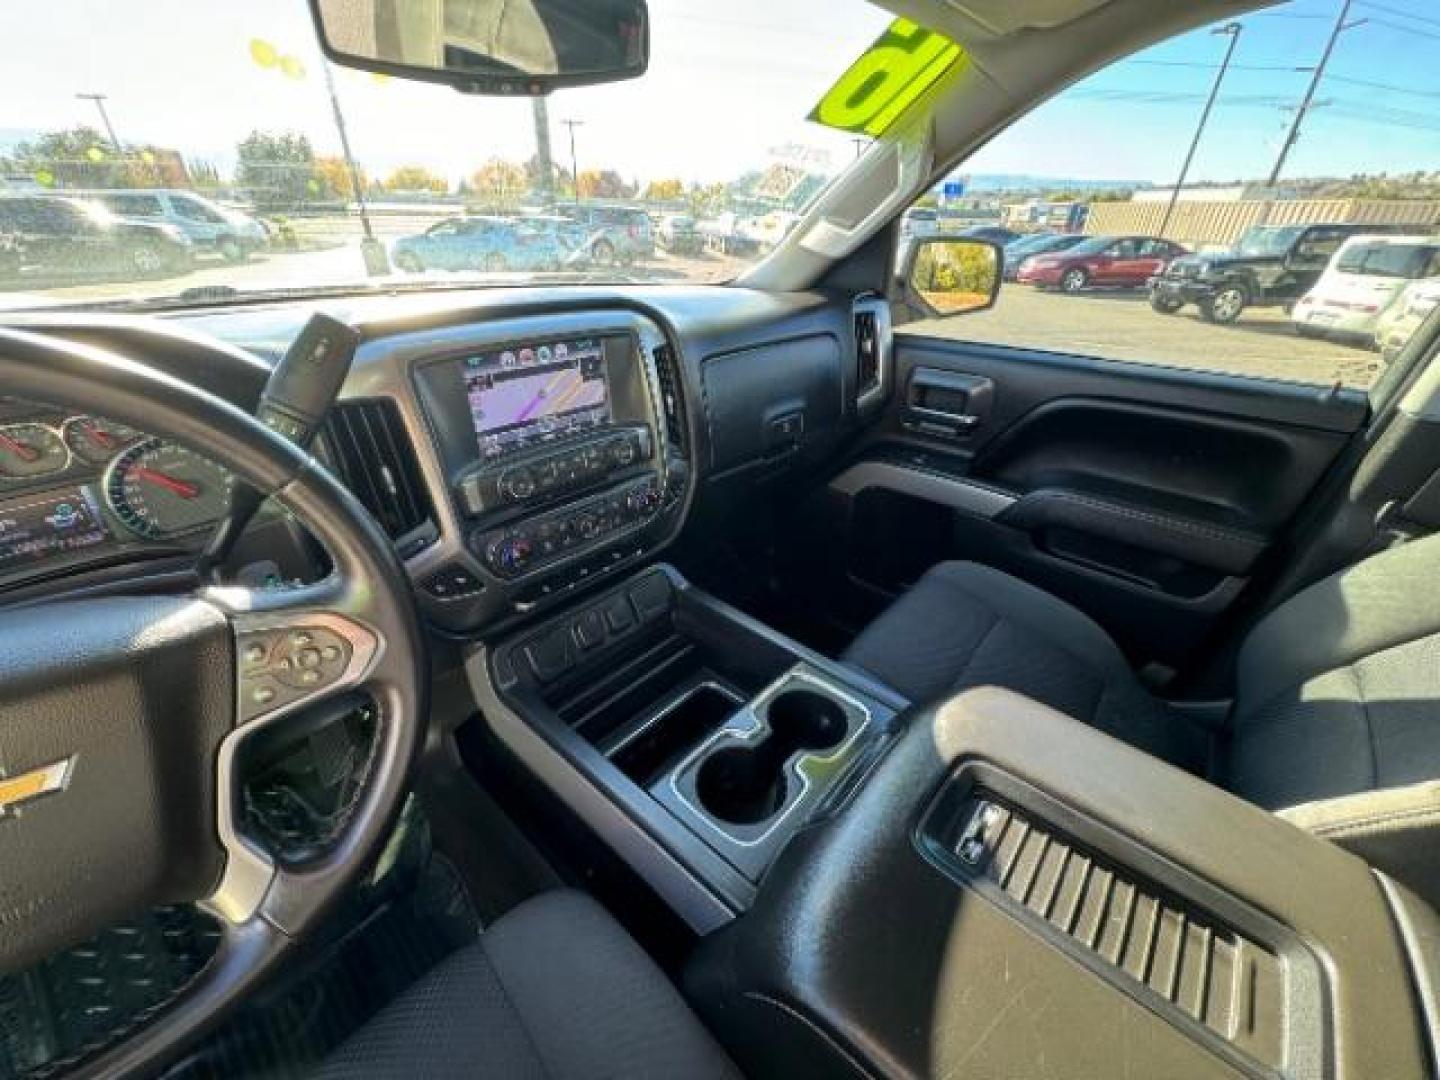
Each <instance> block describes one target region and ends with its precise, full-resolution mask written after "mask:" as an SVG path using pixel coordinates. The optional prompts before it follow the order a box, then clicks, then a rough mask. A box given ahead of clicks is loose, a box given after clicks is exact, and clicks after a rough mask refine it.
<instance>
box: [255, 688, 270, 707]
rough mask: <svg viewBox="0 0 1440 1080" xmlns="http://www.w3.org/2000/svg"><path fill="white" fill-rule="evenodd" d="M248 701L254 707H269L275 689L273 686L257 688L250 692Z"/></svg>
mask: <svg viewBox="0 0 1440 1080" xmlns="http://www.w3.org/2000/svg"><path fill="white" fill-rule="evenodd" d="M250 700H251V701H253V702H255V704H256V705H269V704H270V703H271V702H272V701H274V700H275V688H274V687H273V686H257V687H255V689H254V690H252V691H250Z"/></svg>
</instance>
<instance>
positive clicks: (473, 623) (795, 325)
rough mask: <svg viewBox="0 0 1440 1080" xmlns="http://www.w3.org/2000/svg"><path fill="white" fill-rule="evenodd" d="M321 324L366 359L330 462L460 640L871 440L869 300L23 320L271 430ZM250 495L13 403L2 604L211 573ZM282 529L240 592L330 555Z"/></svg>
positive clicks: (351, 388)
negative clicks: (266, 412)
mask: <svg viewBox="0 0 1440 1080" xmlns="http://www.w3.org/2000/svg"><path fill="white" fill-rule="evenodd" d="M322 308H323V310H324V311H325V312H326V313H327V314H330V315H332V316H334V317H337V318H340V319H342V320H343V321H346V322H347V323H349V324H350V325H352V326H354V327H355V328H356V329H357V330H358V331H359V332H360V336H361V344H360V346H359V350H358V352H357V354H356V358H355V362H354V364H353V366H352V369H351V371H350V374H349V376H348V378H347V380H346V382H345V384H344V386H343V388H342V390H341V393H340V396H339V399H338V400H337V401H336V403H335V405H334V406H333V407H332V409H331V411H330V414H329V415H328V416H327V417H326V418H325V421H324V423H323V425H322V427H321V429H320V432H319V434H318V436H317V439H316V442H315V444H314V446H313V447H312V452H313V453H314V454H315V456H316V457H317V458H318V459H319V460H320V461H321V462H322V463H324V464H326V465H327V466H328V467H330V468H331V469H332V470H333V471H335V472H336V473H337V475H338V476H339V478H340V479H341V480H342V482H344V483H345V484H346V486H347V487H349V488H350V489H351V491H352V492H353V493H354V494H355V495H356V496H357V498H359V499H360V501H361V502H363V503H364V504H365V505H366V507H367V508H368V509H369V510H370V511H371V513H372V514H373V515H374V516H375V517H376V518H377V520H379V521H380V523H381V525H382V526H383V527H384V528H385V529H386V531H387V532H388V533H389V534H390V536H391V537H392V539H393V540H394V542H395V545H396V548H397V550H398V552H399V554H400V556H401V558H402V560H403V561H404V564H405V567H406V570H407V573H408V574H409V576H410V577H411V579H412V581H413V583H414V585H415V589H416V595H417V598H418V600H419V602H420V605H421V608H422V610H423V611H424V613H425V615H426V616H427V618H428V619H429V620H430V621H431V622H432V623H433V624H434V625H436V626H437V627H439V628H441V629H444V630H449V631H452V632H457V633H467V634H468V633H474V632H477V631H478V632H489V631H491V630H499V629H500V628H502V627H503V626H506V625H508V624H510V623H512V622H514V621H518V620H523V619H525V618H527V617H528V616H529V615H531V614H532V613H534V612H538V611H542V610H544V609H547V608H549V607H552V606H555V605H558V604H562V603H564V602H565V598H566V597H569V596H571V595H573V594H574V593H575V592H577V591H580V590H583V589H586V588H588V587H589V586H590V585H591V584H592V583H594V582H597V581H600V580H602V579H605V578H607V577H609V576H611V575H612V574H615V573H617V572H620V571H622V570H623V569H625V568H633V567H634V566H636V565H638V564H641V563H643V562H644V561H646V560H648V559H650V558H653V557H654V556H655V555H656V554H657V553H658V552H659V551H661V550H662V549H663V548H664V547H665V546H666V545H668V544H670V543H671V542H673V541H674V540H675V539H676V538H677V537H678V536H679V535H680V532H681V530H682V528H684V527H685V525H686V523H687V521H690V520H692V518H693V516H694V514H695V511H696V509H697V508H698V507H701V506H702V505H703V506H704V507H705V508H706V509H707V512H709V513H716V514H722V515H723V514H724V513H726V509H727V507H728V506H730V505H733V504H734V503H735V502H736V501H737V500H739V499H741V498H744V497H746V496H747V495H748V494H749V493H751V492H752V491H753V487H754V485H755V484H756V483H757V482H764V481H765V480H767V479H774V478H776V477H780V476H784V475H787V474H788V473H790V472H792V471H794V470H796V469H803V468H806V467H809V466H813V465H816V464H817V463H820V462H823V461H825V460H828V459H829V457H830V455H831V454H832V453H833V451H834V450H835V449H836V448H837V447H838V445H839V441H840V439H841V438H843V435H844V433H845V431H846V429H847V428H853V427H854V426H855V425H856V424H857V423H858V422H859V409H858V406H857V398H858V389H859V388H858V386H857V374H856V365H855V353H854V344H853V336H852V330H853V320H852V301H851V298H850V297H846V296H834V295H830V294H824V293H805V294H795V295H791V296H775V295H772V294H765V293H758V292H752V291H749V290H744V289H736V288H717V287H712V288H703V287H701V288H697V287H690V286H685V287H665V286H636V287H632V288H615V289H610V288H584V287H580V288H577V287H563V288H539V289H529V288H525V289H491V290H473V291H472V290H463V291H461V290H456V291H454V292H437V293H434V294H425V295H422V296H420V297H416V296H405V297H399V296H391V297H363V298H355V299H353V300H349V299H341V300H329V301H326V302H325V303H324V304H323V305H322V304H319V303H314V302H293V303H284V304H267V305H263V306H257V307H253V308H247V307H235V308H228V309H212V310H209V311H200V312H181V313H175V314H173V315H169V316H165V317H162V318H150V319H144V320H140V319H133V318H131V319H126V318H124V317H117V318H114V319H113V320H112V319H109V318H107V317H105V316H91V315H87V316H78V317H71V316H67V315H66V314H65V313H51V312H40V313H36V314H34V315H31V316H25V315H21V316H15V317H11V318H10V319H8V320H7V321H9V322H12V323H14V324H15V325H18V326H21V327H24V328H28V329H33V330H39V331H41V332H46V333H53V334H56V335H58V336H63V337H69V338H71V339H72V340H77V341H80V342H82V343H84V344H91V345H99V346H101V347H105V348H110V349H113V350H114V351H116V352H119V353H121V354H123V355H127V356H130V357H133V358H136V359H139V360H141V361H143V362H147V363H150V364H152V366H155V367H157V368H160V369H161V370H164V371H167V372H168V373H170V374H172V375H176V376H179V377H181V378H185V379H187V380H189V381H192V382H194V383H196V384H198V385H200V386H202V387H204V388H205V389H208V390H210V391H211V392H213V393H216V394H218V395H219V396H221V397H224V398H226V399H228V400H230V401H231V402H232V403H233V404H236V405H237V406H239V407H241V408H244V409H246V410H248V411H253V410H254V408H255V405H256V402H257V401H258V397H259V394H260V392H261V390H262V389H263V386H264V382H265V378H266V377H267V374H268V370H269V367H270V366H271V365H273V363H275V362H276V361H277V360H278V358H279V356H280V355H282V354H283V352H284V351H285V349H286V348H287V347H288V346H289V344H290V342H291V341H293V340H294V338H295V337H296V335H297V334H298V333H299V331H300V329H301V327H303V325H304V324H305V322H306V320H307V319H308V317H309V315H310V313H311V312H312V311H314V310H321V309H322ZM235 498H236V492H235V491H234V484H233V481H232V480H231V478H230V477H229V476H227V475H226V474H225V473H224V471H223V470H221V469H219V468H218V467H217V466H215V465H214V464H213V463H211V462H209V461H207V460H206V459H204V458H203V457H202V456H201V455H199V454H196V453H195V452H193V451H192V450H190V449H187V448H184V447H181V446H178V445H174V444H170V443H166V442H164V441H163V440H157V439H154V438H152V437H151V436H149V435H147V434H146V433H145V432H142V431H135V430H131V429H128V428H124V427H123V426H121V425H118V424H114V423H111V422H109V421H107V420H106V419H105V418H103V417H77V416H71V415H67V414H63V413H60V412H57V411H56V410H54V409H49V408H46V407H45V406H43V405H39V404H31V403H25V402H17V401H13V400H0V604H4V603H7V602H10V600H11V598H12V597H14V598H16V599H30V598H32V597H33V596H35V595H37V594H39V595H48V594H52V593H63V592H64V591H65V590H67V589H70V588H79V587H88V586H89V585H90V584H92V582H93V581H94V579H95V578H96V577H97V576H103V577H105V578H106V579H107V580H108V581H109V582H111V583H114V582H126V583H129V584H133V583H134V581H135V580H138V579H140V578H143V576H144V575H145V574H148V573H161V572H172V571H173V570H174V569H176V568H180V567H185V566H188V567H190V568H192V569H193V568H196V567H198V566H199V565H200V556H201V554H202V553H203V552H204V551H205V549H206V547H207V545H208V544H209V542H210V540H211V539H212V537H214V536H215V534H216V530H217V529H218V527H219V526H220V525H221V524H222V523H223V522H225V521H226V519H227V518H228V516H229V514H230V510H231V506H232V503H233V502H234V500H235ZM279 518H283V515H281V514H279V512H278V511H271V510H268V509H267V510H262V512H261V513H259V514H257V515H256V517H255V519H254V521H253V522H252V524H251V525H250V527H249V529H248V530H247V532H246V534H245V536H244V537H242V538H241V543H240V544H239V546H238V550H237V554H236V556H235V557H233V558H232V561H231V563H230V564H228V565H227V566H226V567H224V568H222V569H223V570H224V572H225V573H226V574H229V575H232V576H237V577H242V578H245V579H247V584H257V583H260V582H261V581H267V582H268V581H275V582H277V583H278V582H285V581H291V580H298V579H313V577H315V576H317V575H319V574H322V573H323V572H324V566H325V559H324V555H323V552H317V551H316V550H314V546H313V544H309V543H308V542H307V538H306V537H305V536H304V535H303V534H300V533H299V531H298V530H297V529H295V528H294V526H293V522H292V523H289V525H288V527H287V526H286V522H285V521H282V520H277V519H279ZM277 526H279V527H277ZM260 534H264V535H263V536H260ZM257 537H259V538H258V539H257Z"/></svg>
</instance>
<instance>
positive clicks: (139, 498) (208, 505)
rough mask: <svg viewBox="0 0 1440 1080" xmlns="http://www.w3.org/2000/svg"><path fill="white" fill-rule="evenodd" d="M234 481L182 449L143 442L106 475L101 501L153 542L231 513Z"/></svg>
mask: <svg viewBox="0 0 1440 1080" xmlns="http://www.w3.org/2000/svg"><path fill="white" fill-rule="evenodd" d="M233 484H234V479H233V477H231V475H230V474H229V473H228V472H226V471H225V470H224V469H222V468H220V466H218V465H216V464H215V463H214V462H211V461H208V460H206V459H205V458H203V457H201V456H200V455H199V454H195V453H192V452H191V451H189V450H187V449H185V447H183V446H177V445H175V444H174V443H170V442H166V441H165V440H164V439H147V440H146V441H145V442H142V443H138V444H137V445H135V446H133V447H131V448H130V449H129V450H126V451H125V452H124V453H123V454H121V455H120V456H119V457H118V458H116V459H115V461H114V462H113V463H112V464H111V466H110V470H109V472H107V473H106V475H105V501H106V502H107V503H108V504H109V506H110V509H111V510H113V511H114V512H115V516H116V517H118V518H119V519H120V520H121V521H122V522H124V523H125V525H126V526H127V527H129V528H130V529H132V530H133V531H135V532H137V533H139V534H140V535H141V536H148V537H150V538H151V539H155V540H164V539H168V538H170V537H173V536H183V535H184V534H186V533H191V532H195V531H197V530H199V529H204V528H207V527H209V526H212V525H214V524H215V523H216V522H218V521H219V520H220V519H221V518H222V517H224V516H225V514H226V512H227V511H228V510H229V509H230V491H231V488H232V486H233Z"/></svg>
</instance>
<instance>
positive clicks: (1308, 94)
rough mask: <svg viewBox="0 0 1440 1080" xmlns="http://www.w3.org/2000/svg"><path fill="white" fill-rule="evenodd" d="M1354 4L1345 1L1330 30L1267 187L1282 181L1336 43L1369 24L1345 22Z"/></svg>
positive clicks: (1267, 181) (1266, 183)
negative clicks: (1292, 150) (1351, 30)
mask: <svg viewBox="0 0 1440 1080" xmlns="http://www.w3.org/2000/svg"><path fill="white" fill-rule="evenodd" d="M1353 2H1354V0H1344V3H1342V4H1341V5H1340V14H1339V15H1338V16H1336V18H1335V25H1334V27H1332V28H1331V30H1330V37H1329V38H1328V39H1327V40H1326V42H1325V51H1324V52H1323V53H1321V54H1320V62H1319V63H1318V64H1316V65H1315V73H1314V75H1312V76H1311V77H1310V85H1309V86H1308V87H1306V88H1305V96H1304V98H1302V99H1301V101H1300V105H1299V107H1298V108H1297V109H1296V110H1295V119H1294V120H1292V121H1291V122H1290V130H1289V131H1287V132H1286V133H1285V141H1284V142H1282V143H1281V144H1280V153H1279V155H1278V156H1277V157H1276V158H1275V167H1274V168H1273V169H1271V170H1270V178H1269V179H1268V180H1266V181H1265V186H1266V187H1272V188H1273V187H1274V186H1275V182H1276V181H1277V180H1279V179H1280V170H1281V169H1283V168H1284V167H1285V159H1286V158H1287V157H1289V156H1290V151H1291V149H1292V148H1293V147H1294V146H1295V143H1296V141H1297V140H1298V139H1299V138H1300V125H1301V124H1302V123H1304V122H1305V116H1306V114H1307V113H1309V112H1310V109H1311V107H1312V106H1311V102H1312V101H1313V100H1314V98H1315V91H1316V89H1318V88H1319V86H1320V80H1321V78H1323V77H1324V75H1325V65H1326V64H1328V63H1329V62H1330V54H1331V53H1333V52H1334V51H1335V42H1336V41H1337V40H1338V39H1339V37H1340V34H1341V33H1342V32H1343V31H1345V30H1350V29H1353V28H1354V27H1357V26H1360V25H1362V24H1363V23H1366V22H1369V20H1368V19H1356V20H1355V21H1354V22H1346V21H1345V18H1346V16H1348V15H1349V14H1350V5H1351V3H1353Z"/></svg>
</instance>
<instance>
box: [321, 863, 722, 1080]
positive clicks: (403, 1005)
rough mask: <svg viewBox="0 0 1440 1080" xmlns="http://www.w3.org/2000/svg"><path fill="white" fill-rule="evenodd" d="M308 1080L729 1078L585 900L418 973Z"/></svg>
mask: <svg viewBox="0 0 1440 1080" xmlns="http://www.w3.org/2000/svg"><path fill="white" fill-rule="evenodd" d="M319 1076H320V1077H321V1078H322V1080H342V1078H344V1080H356V1078H360V1080H369V1078H374V1080H380V1078H382V1077H383V1078H385V1080H396V1078H411V1080H449V1078H455V1080H459V1078H462V1077H463V1078H465V1080H490V1078H492V1077H493V1078H495V1080H500V1078H504V1080H526V1078H530V1077H533V1078H535V1080H571V1078H575V1080H579V1078H584V1080H607V1078H609V1080H621V1078H631V1077H635V1078H641V1080H644V1078H649V1080H672V1078H673V1080H682V1078H683V1080H738V1077H739V1073H738V1072H737V1071H736V1069H735V1067H734V1066H733V1065H732V1064H731V1063H730V1061H729V1059H728V1058H727V1057H726V1056H725V1053H724V1052H723V1051H722V1050H721V1049H720V1047H719V1045H718V1044H717V1043H716V1042H715V1041H714V1039H713V1038H711V1036H710V1034H709V1033H708V1032H707V1031H706V1030H705V1028H704V1027H703V1026H701V1024H700V1021H699V1020H698V1019H697V1018H696V1017H695V1015H694V1014H693V1013H692V1012H691V1011H690V1009H689V1007H688V1006H687V1005H686V1004H685V1002H684V1000H683V999H682V998H681V997H680V994H679V992H678V991H676V989H675V988H674V987H673V986H672V985H671V984H670V982H669V981H668V980H667V979H666V978H665V976H664V975H663V974H662V973H661V972H660V970H659V969H658V968H657V967H656V966H655V965H654V964H653V963H652V962H651V961H650V958H649V957H648V956H646V955H645V953H644V952H643V951H642V950H641V948H640V946H639V945H637V944H636V943H635V941H634V940H633V939H632V938H631V937H630V936H629V935H628V934H626V933H625V931H624V930H622V929H621V928H620V926H619V925H618V924H617V923H616V922H615V921H614V920H613V919H611V918H610V916H609V915H608V914H606V912H605V911H604V910H603V909H602V908H601V907H600V906H599V905H598V904H596V903H595V902H594V901H593V900H590V899H589V898H588V897H586V896H584V895H583V894H581V893H575V892H566V891H557V892H552V893H545V894H542V895H541V896H538V897H535V898H534V899H531V900H528V901H526V902H525V903H523V904H521V905H520V906H519V907H517V908H515V909H514V910H513V911H511V912H510V913H508V914H507V915H505V916H504V917H503V918H502V919H500V920H499V921H498V922H496V923H495V925H494V926H492V927H490V928H489V929H488V930H486V931H485V932H484V933H483V934H481V935H480V938H479V939H478V940H477V941H476V942H475V943H474V944H473V945H470V946H467V947H466V948H464V949H462V950H460V951H459V952H457V953H454V954H453V955H451V956H450V957H448V958H447V959H445V960H444V961H442V962H441V963H440V964H439V965H438V966H437V967H435V968H434V969H433V970H431V971H430V972H429V973H428V974H426V975H425V976H424V977H423V978H421V979H420V981H419V982H417V983H416V984H415V985H414V986H412V987H410V988H409V989H408V990H407V991H406V992H405V993H404V994H403V995H401V997H400V998H398V999H397V1000H396V1001H394V1002H392V1003H391V1004H390V1005H389V1006H387V1007H386V1008H385V1009H384V1010H383V1011H382V1012H381V1013H380V1014H379V1015H378V1016H377V1017H375V1018H374V1019H373V1020H371V1021H370V1023H369V1024H367V1025H366V1026H365V1027H364V1028H362V1029H361V1030H360V1032H359V1033H357V1034H356V1035H355V1036H354V1037H352V1038H351V1039H350V1040H349V1041H348V1042H347V1043H345V1044H344V1045H343V1046H342V1047H340V1049H339V1050H338V1051H337V1052H336V1053H335V1055H334V1056H333V1057H332V1058H331V1059H330V1060H329V1061H328V1062H327V1063H326V1064H325V1066H324V1067H323V1068H322V1070H321V1072H320V1074H319Z"/></svg>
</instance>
